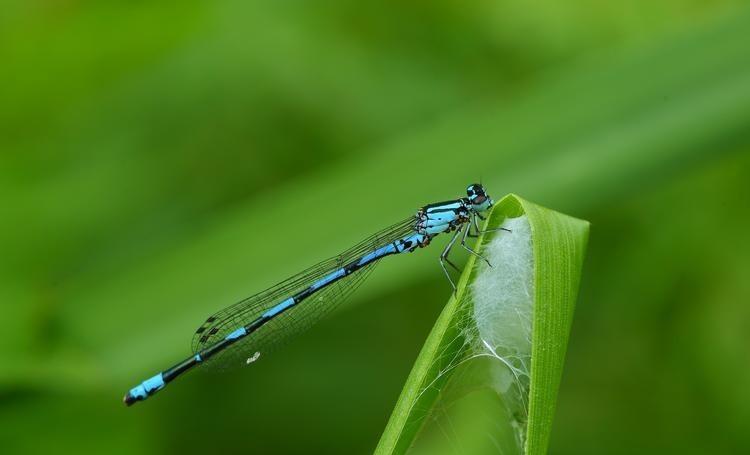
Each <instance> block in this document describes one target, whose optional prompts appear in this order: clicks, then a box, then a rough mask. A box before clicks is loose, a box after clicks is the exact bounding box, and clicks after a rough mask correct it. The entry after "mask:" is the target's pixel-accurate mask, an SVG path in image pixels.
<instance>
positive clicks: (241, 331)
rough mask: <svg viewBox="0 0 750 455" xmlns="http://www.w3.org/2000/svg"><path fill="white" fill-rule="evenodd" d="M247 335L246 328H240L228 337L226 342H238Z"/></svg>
mask: <svg viewBox="0 0 750 455" xmlns="http://www.w3.org/2000/svg"><path fill="white" fill-rule="evenodd" d="M245 335H247V329H245V328H244V327H240V328H239V329H237V330H235V331H234V332H232V333H230V334H229V335H227V336H226V337H225V338H224V339H226V340H236V339H237V338H242V337H244V336H245Z"/></svg>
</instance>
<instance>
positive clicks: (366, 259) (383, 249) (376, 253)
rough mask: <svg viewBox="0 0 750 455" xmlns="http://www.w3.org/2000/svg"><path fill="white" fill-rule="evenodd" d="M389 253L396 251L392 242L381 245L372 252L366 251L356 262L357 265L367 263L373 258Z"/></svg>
mask: <svg viewBox="0 0 750 455" xmlns="http://www.w3.org/2000/svg"><path fill="white" fill-rule="evenodd" d="M391 253H397V251H396V248H395V247H394V246H393V244H392V243H389V244H388V245H386V246H382V247H380V248H378V249H377V250H375V251H373V252H372V253H367V254H366V255H364V256H362V259H360V260H359V262H357V265H359V266H362V265H365V264H367V263H368V262H372V261H374V260H375V259H378V258H381V257H383V256H386V255H389V254H391Z"/></svg>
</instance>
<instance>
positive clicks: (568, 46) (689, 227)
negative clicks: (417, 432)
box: [0, 0, 750, 454]
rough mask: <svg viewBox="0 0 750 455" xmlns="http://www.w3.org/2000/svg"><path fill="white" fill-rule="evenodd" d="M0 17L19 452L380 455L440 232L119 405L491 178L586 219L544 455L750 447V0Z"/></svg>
mask: <svg viewBox="0 0 750 455" xmlns="http://www.w3.org/2000/svg"><path fill="white" fill-rule="evenodd" d="M0 11H2V12H0V220H1V222H0V257H1V258H2V259H1V260H0V321H2V327H3V330H2V332H1V334H0V441H2V442H1V443H2V451H3V453H102V452H105V453H164V452H167V453H176V452H180V453H198V452H209V453H217V452H219V453H221V452H229V451H230V450H231V451H232V452H234V453H236V452H239V453H268V454H271V453H279V454H302V453H305V454H310V453H321V454H322V453H325V454H352V453H367V452H370V451H371V450H372V449H373V448H374V447H375V445H376V443H377V440H378V438H379V436H380V433H381V431H382V429H383V428H384V426H385V423H386V421H387V419H388V417H389V414H390V411H391V410H392V408H393V406H394V404H395V401H396V399H397V397H398V394H399V392H400V390H401V386H402V384H403V382H404V380H405V378H406V376H407V374H408V372H409V370H410V368H411V365H412V362H413V360H414V359H415V358H416V355H417V353H418V352H419V349H420V347H421V345H422V342H423V340H424V339H425V337H426V335H427V333H428V332H429V330H430V328H431V326H432V323H433V322H434V320H435V318H436V316H437V314H438V313H439V311H440V310H441V308H442V306H443V304H444V303H445V302H446V301H447V298H448V296H449V288H448V286H447V284H446V283H445V280H444V277H443V276H442V272H441V271H440V269H439V267H438V264H437V259H436V258H437V254H438V251H437V250H438V249H439V248H440V247H436V248H434V250H432V249H429V250H425V251H422V252H420V253H419V254H415V255H410V256H408V257H402V258H398V259H393V260H390V261H387V264H385V263H384V264H382V265H380V266H379V270H378V271H377V272H376V273H375V274H374V276H373V277H372V278H371V279H370V281H369V282H368V283H366V284H365V285H364V286H363V287H362V289H361V290H360V291H359V292H358V293H357V294H356V295H355V296H354V297H353V298H352V299H351V301H350V304H349V305H347V306H346V307H345V308H344V309H343V310H342V311H339V312H338V313H337V314H336V315H335V316H334V317H332V318H329V319H327V320H326V321H324V322H323V323H321V324H319V325H317V326H316V327H315V328H314V329H312V330H311V331H309V332H307V333H305V334H303V335H302V336H300V337H298V338H296V339H295V340H294V341H292V342H291V343H289V344H288V345H287V346H285V347H283V348H281V349H279V350H277V351H276V352H274V353H273V354H272V355H268V356H267V357H265V356H264V357H262V358H261V360H260V361H259V362H257V363H255V364H253V365H252V367H249V368H247V369H244V370H242V371H240V372H236V373H232V374H225V375H210V374H201V373H198V372H196V373H193V374H190V375H188V376H186V377H185V378H181V379H180V380H179V381H178V383H175V384H173V385H172V386H171V387H170V388H169V389H168V390H166V391H165V392H163V393H162V394H159V395H158V396H157V397H156V398H154V399H152V400H149V401H148V402H146V403H141V404H139V405H137V406H134V407H132V408H125V407H124V406H123V405H122V403H121V402H120V399H121V397H122V395H123V394H124V392H125V391H126V390H127V389H129V388H130V387H132V386H134V385H135V384H136V383H137V382H139V381H141V380H143V379H144V378H146V377H148V376H150V375H152V374H154V373H155V372H156V371H158V370H160V369H163V368H166V367H167V366H169V365H171V364H172V363H174V362H176V361H178V360H180V359H182V358H183V357H184V356H186V355H187V354H189V346H190V338H191V336H192V332H193V330H194V329H195V328H196V327H197V326H198V324H199V323H200V322H202V321H203V319H204V318H205V317H206V316H207V315H209V314H211V313H212V312H214V311H215V310H217V309H220V308H222V307H224V306H226V305H228V304H230V303H232V302H234V301H235V300H237V299H239V298H241V297H244V296H245V295H248V294H251V293H254V292H256V291H258V290H260V289H262V288H263V287H265V286H268V285H270V284H273V283H275V282H276V281H279V280H281V279H283V278H285V277H286V276H288V275H290V274H293V273H295V272H297V271H299V270H300V269H302V268H304V267H306V266H308V265H310V264H312V263H314V262H316V261H317V260H320V259H322V258H325V257H328V256H330V255H332V254H335V253H337V252H338V251H339V250H342V249H344V248H346V247H347V246H349V245H350V244H353V243H354V242H356V241H357V240H359V239H360V238H361V237H364V236H366V235H369V234H370V233H372V232H373V231H375V230H377V229H380V228H381V227H383V226H386V225H388V224H390V223H392V222H395V221H397V220H400V219H402V218H403V217H405V216H407V215H409V214H410V213H412V212H413V211H414V210H415V209H416V208H417V207H419V206H420V205H422V204H424V203H428V202H431V201H436V200H444V199H449V198H454V197H458V196H461V195H462V194H463V190H464V188H465V185H466V184H467V183H470V182H472V181H476V180H479V179H480V178H481V179H482V181H483V182H484V183H485V184H486V185H487V186H488V187H489V190H490V191H491V193H492V194H493V195H494V196H495V197H496V198H498V197H500V196H502V195H503V194H506V193H508V192H515V193H517V194H520V195H522V196H523V197H524V198H527V199H529V200H532V201H534V202H536V203H539V204H542V205H546V206H549V207H551V208H554V209H555V210H559V211H562V212H566V213H569V214H571V215H574V216H577V217H580V218H584V219H588V220H590V221H591V222H592V234H591V239H590V244H589V253H588V258H587V262H586V265H585V269H584V279H583V283H582V289H581V297H580V300H579V304H578V308H577V313H576V319H575V322H574V327H573V332H572V335H571V342H570V347H569V354H568V362H567V366H566V370H565V374H564V377H563V382H562V386H561V391H560V396H559V403H558V410H557V419H556V422H555V429H554V432H553V435H552V439H551V447H550V452H551V453H555V454H601V453H610V454H630V453H688V454H692V453H742V452H744V453H747V451H748V450H750V433H748V431H747V423H748V422H749V421H750V387H748V384H750V368H748V365H750V363H749V362H750V355H749V354H748V353H749V352H750V351H749V349H748V348H749V347H750V309H749V308H748V302H750V280H748V276H750V242H749V241H748V238H749V236H748V228H747V226H748V222H750V210H749V206H748V200H750V184H749V183H748V175H750V153H748V152H749V151H750V40H748V32H747V30H750V9H748V7H747V6H746V5H744V4H743V2H738V1H714V2H706V1H698V0H667V1H661V2H652V1H645V0H635V1H631V2H596V1H586V0H573V1H568V2H553V1H549V0H541V1H538V2H533V3H529V2H523V1H518V0H506V1H475V2H449V1H436V2H342V1H337V0H330V1H320V2H300V1H290V0H287V1H276V2H270V1H269V2H253V1H238V0H214V1H201V0H188V1H181V2H176V1H167V2H158V3H157V2H145V1H135V2H132V1H129V2H125V1H109V2H96V1H89V2H81V1H75V0H60V1H27V2H22V1H13V0H11V1H3V2H1V3H0ZM438 243H439V244H442V242H438Z"/></svg>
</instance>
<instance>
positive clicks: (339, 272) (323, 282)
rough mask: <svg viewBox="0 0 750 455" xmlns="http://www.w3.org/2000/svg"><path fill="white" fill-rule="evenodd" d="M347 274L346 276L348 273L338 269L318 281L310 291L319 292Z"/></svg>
mask: <svg viewBox="0 0 750 455" xmlns="http://www.w3.org/2000/svg"><path fill="white" fill-rule="evenodd" d="M345 274H346V272H345V271H344V269H338V270H336V271H335V272H332V273H329V274H328V275H326V276H324V277H323V278H321V279H319V280H318V281H316V282H315V283H313V284H312V285H311V286H310V290H312V291H317V290H318V289H320V288H322V287H323V286H325V285H327V284H328V283H330V282H331V281H334V280H336V279H338V278H341V277H342V276H344V275H345Z"/></svg>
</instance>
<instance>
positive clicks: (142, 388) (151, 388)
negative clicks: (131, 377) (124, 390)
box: [130, 373, 165, 400]
mask: <svg viewBox="0 0 750 455" xmlns="http://www.w3.org/2000/svg"><path fill="white" fill-rule="evenodd" d="M164 385H165V384H164V377H163V376H162V374H161V373H159V374H157V375H156V376H154V377H151V378H148V379H146V380H145V381H143V382H142V383H141V385H138V386H135V387H133V388H132V389H130V396H132V397H134V398H138V399H141V400H145V399H146V398H148V396H149V395H151V394H152V393H154V392H156V391H157V390H161V389H163V388H164Z"/></svg>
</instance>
